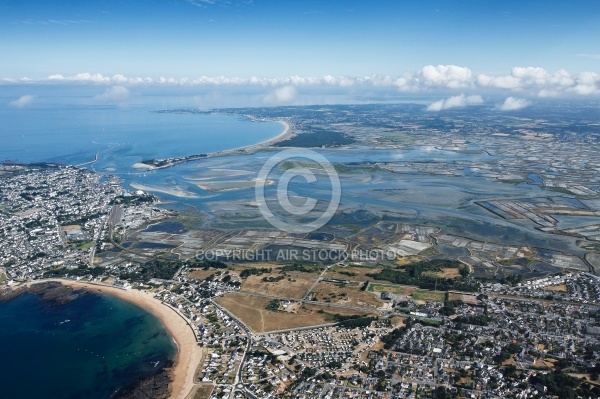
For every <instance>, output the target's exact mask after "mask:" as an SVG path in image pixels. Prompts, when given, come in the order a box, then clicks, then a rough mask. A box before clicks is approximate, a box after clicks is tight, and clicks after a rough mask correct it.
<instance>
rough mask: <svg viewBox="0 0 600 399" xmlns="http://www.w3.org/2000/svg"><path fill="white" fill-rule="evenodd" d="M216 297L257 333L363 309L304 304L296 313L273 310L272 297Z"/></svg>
mask: <svg viewBox="0 0 600 399" xmlns="http://www.w3.org/2000/svg"><path fill="white" fill-rule="evenodd" d="M215 301H216V302H217V303H218V304H219V305H221V306H223V307H224V308H225V309H227V310H228V311H230V312H231V313H232V314H234V315H235V316H236V317H237V318H239V319H240V320H241V321H242V322H243V323H244V324H246V325H247V326H248V327H250V329H252V331H254V332H256V333H261V332H268V331H274V330H285V329H288V328H298V327H308V326H316V325H320V324H327V323H332V322H334V319H333V317H332V314H333V313H337V314H342V315H351V314H359V313H360V312H356V311H350V310H346V309H337V308H326V307H321V306H316V305H305V306H302V307H300V308H299V309H298V311H297V312H296V313H288V312H280V311H270V310H267V309H266V307H267V305H268V304H269V302H271V300H270V299H269V298H261V297H255V296H252V295H244V294H238V293H229V294H225V295H224V296H222V297H220V298H217V299H216V300H215Z"/></svg>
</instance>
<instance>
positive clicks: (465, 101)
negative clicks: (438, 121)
mask: <svg viewBox="0 0 600 399" xmlns="http://www.w3.org/2000/svg"><path fill="white" fill-rule="evenodd" d="M482 103H483V99H482V98H481V96H478V95H473V96H465V95H464V94H461V95H460V96H453V97H450V98H447V99H445V100H439V101H436V102H433V103H431V104H429V105H428V106H427V111H441V110H444V109H450V108H462V107H466V106H467V105H477V104H482Z"/></svg>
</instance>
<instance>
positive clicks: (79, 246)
mask: <svg viewBox="0 0 600 399" xmlns="http://www.w3.org/2000/svg"><path fill="white" fill-rule="evenodd" d="M72 245H73V247H75V248H76V249H78V250H80V251H87V250H88V249H90V248H91V247H93V246H94V241H82V242H78V243H76V244H72Z"/></svg>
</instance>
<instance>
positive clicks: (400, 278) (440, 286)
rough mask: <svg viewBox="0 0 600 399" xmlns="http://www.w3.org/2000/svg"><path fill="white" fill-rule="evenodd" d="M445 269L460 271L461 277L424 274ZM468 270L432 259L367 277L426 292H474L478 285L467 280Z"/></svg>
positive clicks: (455, 262) (458, 265) (460, 264)
mask: <svg viewBox="0 0 600 399" xmlns="http://www.w3.org/2000/svg"><path fill="white" fill-rule="evenodd" d="M445 268H454V269H458V270H459V271H460V274H461V277H460V278H456V279H450V278H442V277H436V276H433V275H431V274H424V273H425V272H439V271H441V270H442V269H445ZM468 274H469V269H468V268H467V267H466V266H464V265H463V264H462V263H460V262H459V261H457V260H449V259H433V260H429V261H423V262H413V263H409V264H407V265H405V266H404V267H403V269H402V270H395V269H383V270H382V271H380V272H379V273H369V274H367V276H369V277H373V278H374V279H376V280H386V281H390V282H392V283H395V284H404V285H415V286H417V287H419V288H422V289H427V290H434V289H435V290H441V291H448V290H459V291H467V292H476V291H477V290H478V289H479V283H478V282H476V281H470V280H467V279H466V277H467V276H468Z"/></svg>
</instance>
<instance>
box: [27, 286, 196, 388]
mask: <svg viewBox="0 0 600 399" xmlns="http://www.w3.org/2000/svg"><path fill="white" fill-rule="evenodd" d="M44 282H58V283H61V284H62V285H64V286H67V287H70V288H75V289H84V290H87V291H90V292H101V293H103V294H107V295H112V296H115V297H117V298H119V299H122V300H124V301H127V302H130V303H133V304H135V305H137V306H139V307H141V308H142V309H144V310H146V311H147V312H150V313H152V314H153V315H154V316H156V317H157V318H158V319H159V320H160V321H161V322H162V324H163V325H164V327H165V329H166V330H167V332H168V334H169V335H170V336H171V338H172V339H173V341H174V342H175V345H176V346H177V355H176V356H175V359H174V362H173V367H172V369H171V370H170V371H169V374H170V375H171V378H172V382H171V384H170V388H171V394H170V398H172V399H185V398H186V397H187V396H188V394H189V393H190V392H191V391H192V389H193V388H194V385H195V383H194V376H195V373H196V368H197V367H198V365H199V363H200V361H201V360H202V356H203V349H202V348H201V347H200V346H198V343H197V341H196V336H195V334H194V332H193V331H192V329H191V327H190V326H189V325H188V322H187V321H186V320H185V319H184V318H183V317H182V316H181V315H180V314H179V313H178V312H176V311H175V310H174V309H172V308H171V307H170V306H167V305H166V304H163V303H162V302H161V301H160V300H158V299H156V298H154V297H153V296H152V294H149V293H146V292H143V291H139V290H136V289H129V290H125V289H121V288H117V287H113V286H108V285H104V284H100V283H91V282H82V281H74V280H66V279H47V280H46V279H45V280H39V281H33V282H29V283H27V284H26V285H24V286H31V285H33V284H36V283H44Z"/></svg>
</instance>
